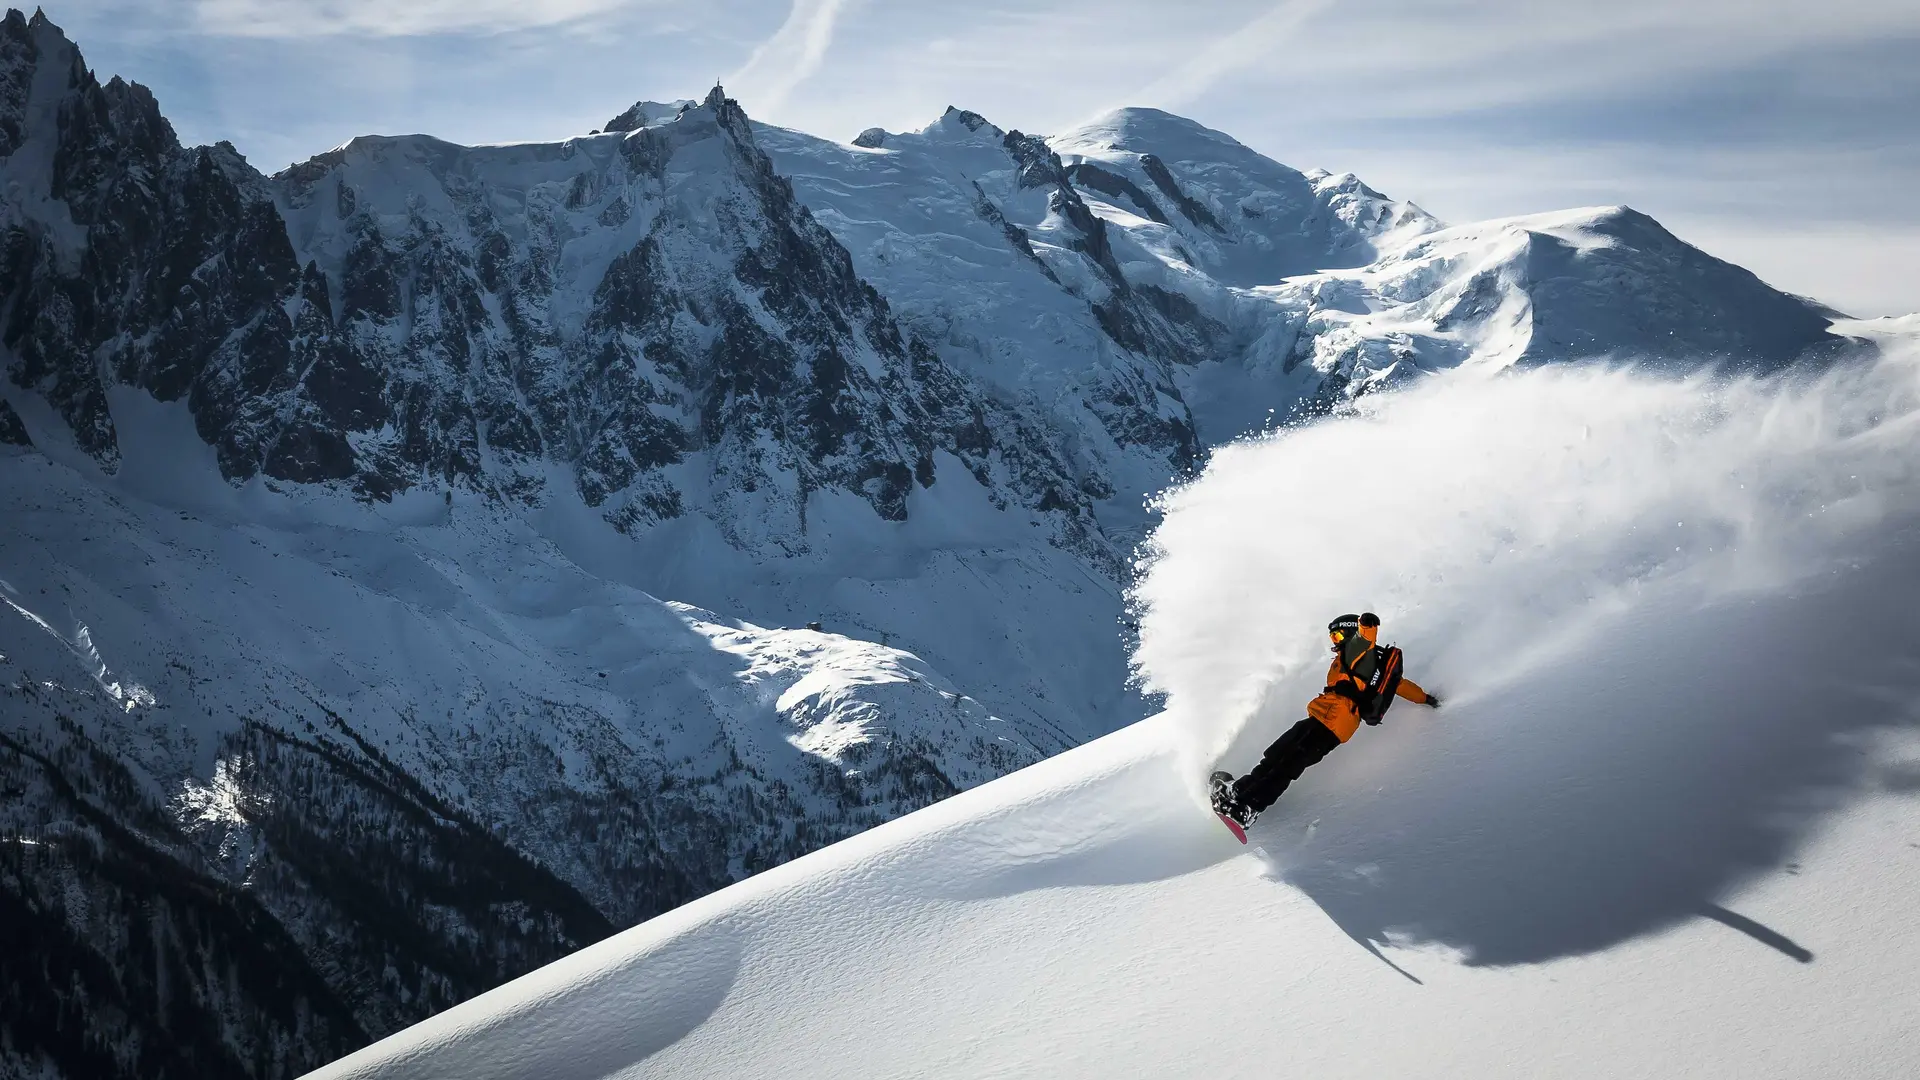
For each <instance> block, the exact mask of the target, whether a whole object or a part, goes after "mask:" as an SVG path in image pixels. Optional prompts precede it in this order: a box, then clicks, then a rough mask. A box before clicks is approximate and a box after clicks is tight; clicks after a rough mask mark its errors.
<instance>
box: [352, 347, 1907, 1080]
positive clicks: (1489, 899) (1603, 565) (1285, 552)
mask: <svg viewBox="0 0 1920 1080" xmlns="http://www.w3.org/2000/svg"><path fill="white" fill-rule="evenodd" d="M1917 425H1920V352H1917V351H1916V350H1915V349H1913V348H1911V347H1910V346H1901V347H1897V348H1895V349H1893V350H1892V351H1891V352H1890V353H1889V355H1887V356H1886V357H1885V358H1883V359H1881V360H1879V361H1877V362H1872V363H1860V364H1853V365H1847V366H1842V367H1841V368H1839V369H1837V370H1835V371H1832V372H1830V373H1828V374H1826V375H1822V376H1805V375H1803V376H1798V377H1795V378H1790V379H1776V380H1770V381H1750V380H1733V381H1726V380H1714V379H1709V378H1694V379H1687V380H1677V379H1673V378H1668V377H1656V376H1652V375H1647V374H1641V373H1638V372H1636V371H1635V370H1634V369H1633V368H1632V367H1631V366H1620V367H1613V368H1605V367H1582V368H1577V369H1553V370H1530V371H1522V372H1518V373H1509V374H1506V375H1502V376H1497V377H1491V378H1488V377H1483V376H1476V375H1473V374H1471V373H1454V374H1450V375H1443V376H1439V377H1434V378H1430V379H1427V380H1425V381H1423V382H1421V383H1420V384H1418V385H1417V386H1416V387H1414V388H1412V389H1409V390H1407V391H1405V392H1402V393H1399V394H1395V395H1383V396H1380V397H1377V398H1374V399H1371V401H1370V402H1369V403H1368V404H1367V406H1366V407H1365V408H1363V409H1361V410H1360V412H1359V413H1358V414H1357V415H1354V416H1351V417H1345V418H1341V419H1336V420H1331V421H1325V422H1321V423H1319V424H1316V425H1313V426H1311V427H1307V428H1304V429H1301V430H1287V431H1281V432H1278V433H1276V434H1273V435H1270V436H1267V437H1263V438H1260V439H1257V440H1254V441H1249V442H1243V443H1240V444H1236V445H1233V446H1230V447H1228V448H1225V449H1223V450H1221V451H1220V452H1218V453H1217V454H1216V455H1215V456H1214V458H1213V460H1212V462H1211V463H1210V465H1209V466H1208V468H1207V469H1206V471H1205V472H1204V474H1203V475H1201V476H1200V477H1199V478H1198V479H1197V480H1196V481H1195V482H1193V483H1192V484H1190V485H1188V486H1186V487H1184V488H1181V489H1179V490H1176V491H1174V492H1171V493H1169V494H1168V495H1167V496H1166V497H1165V499H1164V500H1163V510H1164V512H1165V519H1164V522H1163V524H1162V525H1161V526H1160V528H1159V530H1158V532H1157V533H1156V534H1155V537H1154V542H1153V545H1152V550H1151V551H1150V552H1149V555H1148V562H1147V565H1146V566H1145V567H1144V575H1143V577H1142V579H1141V581H1140V584H1139V586H1138V588H1137V593H1136V601H1137V603H1138V605H1139V609H1140V614H1141V635H1140V647H1139V650H1138V654H1137V656H1136V667H1137V670H1138V673H1139V676H1140V677H1141V678H1142V679H1143V680H1144V681H1145V682H1146V684H1147V685H1148V686H1149V687H1150V688H1152V689H1154V690H1156V691H1159V692H1161V693H1164V694H1165V695H1167V697H1166V701H1167V710H1166V711H1165V712H1164V713H1162V714H1160V715H1158V716H1156V717H1153V718H1152V719H1149V720H1147V721H1145V722H1143V723H1141V724H1138V725H1135V726H1134V727H1131V728H1128V729H1126V730H1123V731H1121V732H1119V733H1117V734H1115V735H1112V736H1109V737H1107V738H1104V739H1101V740H1098V741H1096V742H1093V743H1091V744H1088V745H1086V746H1083V747H1080V748H1078V749H1076V750H1072V751H1069V752H1067V753H1065V754H1063V755H1060V756H1058V757H1055V758H1052V759H1050V760H1048V761H1045V762H1043V763H1041V764H1039V765H1035V766H1032V767H1030V768H1028V769H1025V770H1023V771H1021V772H1019V773H1016V774H1014V775H1012V776H1009V777H1006V778H1005V779H1002V780H998V781H994V782H992V783H988V784H986V785H984V786H982V787H980V788H977V789H974V790H972V791H968V792H965V793H962V794H961V795H959V796H956V797H954V798H952V799H950V800H948V801H946V802H943V803H941V804H938V805H936V806H934V807H931V808H929V809H927V810H924V811H921V812H918V813H915V814H912V815H910V816H908V817H906V818H903V819H900V820H897V821H894V822H891V823H889V824H887V825H883V826H881V827H879V828H877V829H874V830H873V831H871V832H869V833H866V834H864V835H862V836H859V837H856V838H854V839H852V840H848V841H844V842H842V843H840V844H837V845H834V846H832V847H830V848H827V849H825V850H823V851H820V852H817V853H815V854H814V855H810V856H807V857H804V858H802V859H799V860H797V861H795V862H793V863H790V864H787V865H785V866H782V867H779V868H777V869H775V870H772V871H770V872H767V873H765V874H762V875H759V876H757V877H755V878H752V879H750V880H748V881H746V882H743V883H741V884H739V885H736V886H733V887H731V888H729V889H726V890H723V891H721V892H719V893H716V894H714V895H711V896H708V897H706V898H704V899H702V900H700V901H697V902H695V903H693V904H690V905H687V906H686V907H683V908H681V909H678V910H676V911H674V912H671V913H669V914H667V915H664V916H662V917H660V918H657V919H655V920H653V921H651V922H648V923H646V924H643V925H641V926H639V927H637V928H635V929H633V930H631V931H628V932H627V933H625V934H622V935H620V936H618V937H616V938H613V939H610V940H608V941H606V942H603V943H601V944H600V945H598V946H595V947H592V948H589V949H587V950H584V951H583V952H581V953H579V954H577V955H575V956H573V957H570V958H568V959H567V960H564V961H562V962H560V963H557V964H554V965H552V966H550V967H548V968H546V969H543V970H541V971H539V972H536V973H534V974H533V975H530V976H527V977H526V978H524V979H521V980H519V981H517V982H514V983H511V984H508V985H507V986H504V987H502V988H500V989H498V990H495V991H493V992H492V993H489V994H487V995H484V996H483V997H481V998H478V999H476V1000H474V1001H471V1002H469V1003H467V1004H465V1005H462V1006H460V1007H458V1008H455V1009H453V1010H451V1011H449V1012H447V1013H445V1014H442V1015H440V1016H438V1017H435V1018H433V1019H432V1020H429V1021H427V1022H425V1023H423V1024H421V1025H419V1026H417V1027H415V1028H413V1029H410V1030H408V1031H406V1032H403V1033H401V1034H399V1035H397V1036H394V1037H392V1038H390V1039H388V1040H386V1041H384V1042H382V1043H379V1044H376V1045H375V1046H373V1047H370V1048H368V1049H367V1050H365V1051H362V1052H361V1053H359V1054H356V1055H354V1056H352V1057H349V1058H347V1059H345V1060H343V1061H341V1062H338V1063H336V1064H335V1065H333V1066H330V1067H329V1068H327V1069H325V1070H322V1071H321V1073H319V1074H316V1075H321V1076H330V1077H347V1076H354V1077H371V1076H403V1075H404V1076H416V1075H434V1076H467V1077H496V1076H497V1077H507V1076H531V1075H538V1076H541V1077H544V1078H549V1080H567V1078H574V1077H581V1078H584V1077H599V1076H615V1075H620V1076H636V1077H637V1076H723V1075H725V1076H781V1077H799V1076H822V1077H826V1076H1062V1075H1068V1076H1114V1075H1129V1076H1132V1075H1151V1076H1209V1077H1218V1076H1248V1077H1252V1076H1294V1075H1298V1076H1303V1077H1304V1076H1312V1077H1328V1076H1356V1077H1372V1076H1383V1075H1400V1076H1407V1075H1415V1076H1487V1075H1517V1076H1606V1077H1621V1076H1649V1077H1668V1076H1679V1075H1685V1076H1726V1077H1764V1076H1779V1077H1789V1076H1814V1075H1819V1076H1848V1077H1873V1076H1880V1077H1906V1076H1911V1075H1914V1074H1915V1072H1916V1071H1920V994H1916V992H1915V991H1914V989H1913V986H1914V983H1913V976H1912V974H1911V973H1912V972H1913V971H1914V970H1915V969H1916V968H1917V967H1920V931H1916V929H1915V928H1914V927H1913V925H1912V922H1913V900H1912V898H1913V897H1914V896H1915V895H1916V890H1917V889H1920V803H1917V802H1916V796H1920V737H1916V736H1917V735H1920V732H1917V731H1916V726H1917V725H1916V721H1917V720H1920V613H1916V612H1915V611H1914V608H1913V602H1912V601H1913V598H1914V597H1915V596H1916V595H1920V563H1917V562H1916V555H1920V533H1917V532H1916V530H1915V525H1916V524H1917V523H1920V470H1916V467H1915V459H1914V456H1913V448H1914V447H1915V446H1916V445H1920V438H1917V436H1920V430H1917V429H1916V426H1917ZM1356 504H1357V505H1359V506H1361V507H1363V508H1364V509H1363V510H1362V511H1361V512H1360V513H1359V514H1357V515H1356V514H1355V513H1353V512H1352V508H1353V507H1354V506H1355V505H1356ZM1359 608H1368V609H1372V610H1374V611H1377V612H1379V613H1380V614H1381V615H1382V617H1383V619H1384V623H1385V625H1384V637H1385V638H1386V639H1388V640H1392V641H1396V642H1397V643H1399V644H1400V645H1402V646H1403V647H1404V648H1405V649H1406V651H1407V656H1408V665H1409V673H1410V674H1411V675H1412V676H1413V677H1414V678H1416V679H1418V680H1420V681H1421V682H1422V683H1423V684H1424V685H1427V686H1429V687H1431V688H1433V689H1434V690H1435V691H1437V692H1438V693H1440V694H1442V695H1443V696H1444V697H1445V698H1446V706H1445V707H1444V708H1443V709H1442V710H1440V711H1439V712H1437V713H1429V712H1427V711H1425V710H1416V709H1411V708H1408V707H1406V706H1404V705H1403V706H1402V708H1401V709H1400V710H1396V711H1395V712H1393V713H1391V714H1390V715H1389V716H1388V718H1387V722H1386V724H1385V725H1383V726H1382V727H1380V728H1377V729H1363V730H1362V732H1361V733H1360V735H1359V736H1358V737H1356V739H1355V740H1354V742H1353V743H1351V744H1350V745H1348V746H1346V747H1343V748H1342V749H1340V750H1339V751H1337V752H1336V753H1335V754H1334V755H1333V756H1332V757H1330V758H1329V759H1328V761H1327V762H1326V763H1325V764H1323V765H1321V766H1319V767H1318V768H1316V769H1314V770H1313V771H1312V772H1310V773H1309V774H1308V775H1307V776H1306V778H1305V779H1304V780H1302V781H1301V782H1300V783H1299V784H1297V785H1296V786H1295V787H1294V789H1293V790H1292V791H1290V792H1289V794H1288V795H1287V796H1286V797H1285V798H1284V799H1283V800H1282V801H1281V802H1280V803H1279V804H1278V805H1277V806H1276V807H1275V808H1274V809H1273V810H1272V811H1270V812H1269V813H1268V814H1267V815H1266V817H1264V818H1263V819H1262V820H1261V821H1260V822H1259V823H1258V824H1257V825H1256V826H1255V828H1254V830H1253V837H1252V839H1253V844H1252V846H1251V847H1250V848H1242V847H1240V846H1239V845H1238V844H1236V843H1235V842H1234V841H1233V840H1232V838H1231V837H1229V836H1228V835H1227V833H1226V832H1225V830H1223V829H1221V828H1220V827H1219V825H1218V823H1217V822H1215V821H1214V820H1213V818H1212V817H1211V816H1210V815H1209V814H1208V813H1207V812H1206V810H1205V808H1204V805H1203V801H1202V798H1201V795H1200V780H1201V777H1203V776H1204V774H1205V772H1206V771H1207V770H1208V769H1209V768H1210V767H1212V766H1213V765H1214V764H1215V763H1216V762H1217V763H1220V764H1223V765H1224V766H1225V767H1227V768H1231V769H1233V770H1235V771H1244V769H1245V768H1246V767H1247V766H1248V765H1250V764H1251V761H1252V759H1253V757H1254V756H1255V755H1257V753H1258V751H1259V748H1260V747H1261V746H1263V745H1264V744H1265V742H1266V741H1267V740H1269V739H1270V738H1272V737H1273V736H1274V735H1277V734H1278V733H1279V732H1280V731H1281V730H1284V727H1285V726H1286V725H1287V724H1290V723H1291V722H1292V721H1293V720H1294V719H1295V718H1297V716H1298V715H1299V714H1300V713H1299V711H1300V709H1301V707H1302V705H1303V704H1304V702H1305V700H1306V698H1307V697H1309V696H1310V695H1311V694H1312V693H1313V692H1314V691H1315V690H1316V689H1317V688H1318V685H1319V679H1320V676H1321V674H1322V670H1323V669H1322V665H1323V663H1324V661H1323V658H1322V655H1321V650H1322V648H1323V646H1322V641H1323V637H1322V634H1321V631H1320V628H1321V626H1322V625H1323V624H1324V623H1325V621H1326V620H1327V619H1328V618H1330V617H1331V616H1332V615H1335V614H1338V613H1340V612H1342V611H1347V610H1353V609H1359Z"/></svg>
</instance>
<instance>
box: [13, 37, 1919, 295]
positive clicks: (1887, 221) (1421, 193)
mask: <svg viewBox="0 0 1920 1080" xmlns="http://www.w3.org/2000/svg"><path fill="white" fill-rule="evenodd" d="M47 14H48V15H49V17H51V18H52V19H53V20H54V21H55V22H56V23H59V24H60V25H61V26H63V27H64V28H65V29H66V30H67V32H68V34H69V35H70V36H72V37H73V38H74V40H75V41H77V42H78V43H79V45H80V47H81V49H82V51H83V52H84V53H85V55H86V57H87V61H88V63H89V65H91V66H92V67H93V68H94V69H95V70H96V71H98V72H99V73H101V75H102V76H105V75H107V74H121V75H124V76H126V77H128V78H131V79H134V80H136V81H139V82H143V83H146V84H147V85H149V86H151V87H152V88H153V89H154V91H155V93H156V94H157V95H158V96H159V98H160V103H161V107H162V109H163V110H164V111H165V112H166V113H167V115H168V117H169V118H170V119H171V120H172V121H173V123H174V125H175V127H176V128H177V129H178V130H179V132H180V134H181V137H182V138H183V139H185V140H187V141H188V142H210V141H213V140H216V139H227V140H229V141H231V142H233V143H234V144H235V145H236V146H238V147H239V148H240V149H241V151H242V152H244V153H245V154H247V156H248V157H249V158H250V159H251V160H253V162H254V163H255V164H256V165H258V166H260V167H261V168H263V169H266V170H268V171H272V170H275V169H278V168H281V167H283V166H285V165H287V164H289V163H290V162H293V161H296V160H301V159H304V158H306V157H309V156H311V155H313V154H316V153H319V152H320V151H323V150H326V149H328V148H329V147H332V146H335V145H338V144H339V143H341V142H344V141H346V140H347V139H348V138H351V137H352V136H354V135H359V134H367V133H375V132H379V133H401V132H414V131H424V132H428V133H431V134H434V135H439V136H441V137H443V138H449V139H453V140H456V141H462V142H497V141H513V140H527V139H549V138H556V137H561V136H565V135H568V134H572V133H577V132H584V131H586V130H588V129H590V128H595V127H598V126H599V125H600V124H601V123H603V122H604V121H605V120H606V119H607V118H609V117H611V116H613V115H614V114H616V113H618V112H619V111H621V110H622V109H624V108H625V107H626V106H627V105H629V104H631V103H632V102H633V101H635V100H639V99H653V100H672V99H675V98H681V97H691V96H697V95H699V94H702V93H704V92H705V91H706V89H707V88H708V87H710V86H712V85H713V83H714V82H715V81H716V80H722V81H724V83H725V85H726V87H727V90H728V92H729V93H730V94H732V95H733V96H735V97H737V98H739V99H740V101H741V103H742V104H743V105H744V106H745V107H746V109H747V111H748V113H749V114H751V115H753V116H754V117H756V118H758V119H764V120H769V121H772V122H775V123H780V124H785V125H788V126H792V127H798V128H801V129H803V130H807V131H811V132H814V133H816V134H819V135H826V136H833V137H838V138H843V139H845V138H851V137H852V136H853V135H854V134H855V133H856V132H858V131H859V130H861V129H862V128H865V127H869V126H876V125H877V126H881V127H886V128H889V129H892V130H903V129H911V128H918V127H921V126H923V125H924V124H926V123H927V122H928V121H930V120H932V119H933V118H934V117H935V116H937V115H938V114H939V113H940V111H941V110H942V109H944V108H945V107H946V106H947V105H949V104H953V105H958V106H960V107H962V108H968V109H973V110H974V111H976V112H980V113H982V114H984V115H986V116H987V117H988V118H989V119H991V120H993V121H994V122H995V123H997V124H999V125H1001V126H1002V127H1017V128H1020V129H1022V130H1026V131H1033V132H1040V133H1046V132H1049V131H1055V130H1059V129H1061V128H1064V127H1066V126H1068V125H1071V124H1074V123H1076V122H1078V121H1081V120H1084V119H1086V118H1088V117H1090V116H1092V115H1095V114H1097V113H1099V112H1100V111H1102V110H1104V109H1108V108H1113V107H1116V106H1121V105H1136V104H1137V105H1155V106H1158V107H1161V108H1166V109H1170V110H1172V111H1175V112H1180V113H1183V114H1185V115H1188V116H1191V117H1193V118H1195V119H1197V120H1200V121H1201V122H1203V123H1206V124H1208V125H1210V126H1213V127H1216V128H1219V129H1221V130H1223V131H1226V132H1228V133H1229V134H1231V135H1233V136H1234V137H1236V138H1238V139H1239V140H1240V141H1242V142H1244V143H1247V144H1248V145H1250V146H1253V147H1254V148H1256V149H1258V150H1260V151H1262V152H1264V153H1266V154H1269V155H1270V156H1272V157H1275V158H1277V159H1279V160H1281V161H1284V162H1287V163H1288V164H1290V165H1294V166H1297V167H1301V168H1308V167H1315V166H1318V167H1321V168H1327V169H1333V170H1336V171H1352V172H1355V173H1358V174H1359V175H1360V176H1361V178H1362V179H1364V180H1366V181H1367V182H1368V183H1370V184H1372V185H1373V186H1374V187H1376V188H1379V189H1381V190H1383V191H1386V192H1388V193H1390V194H1393V195H1395V196H1398V197H1403V198H1410V199H1412V200H1414V201H1415V202H1418V203H1420V204H1421V205H1422V206H1425V207H1426V208H1427V209H1429V210H1431V211H1432V212H1434V213H1436V214H1438V215H1439V216H1441V217H1443V218H1445V219H1447V220H1449V221H1469V220H1474V219H1478V218H1485V217H1496V216H1503V215H1507V214H1518V213H1528V212H1533V211H1539V210H1548V209H1558V208H1563V207H1569V206H1578V205H1588V204H1599V203H1627V204H1630V205H1633V206H1635V207H1638V208H1639V209H1642V210H1645V211H1647V212H1648V213H1651V214H1653V215H1654V216H1656V217H1658V218H1660V219H1661V220H1662V221H1663V222H1665V223H1666V224H1667V225H1668V226H1669V227H1670V228H1672V229H1674V231H1676V232H1678V233H1679V234H1680V235H1681V236H1683V237H1684V238H1686V239H1688V240H1691V241H1693V242H1694V243H1696V244H1699V245H1700V246H1702V247H1704V248H1706V249H1707V250H1709V251H1711V252H1713V253H1715V254H1718V255H1721V256H1722V257H1725V258H1729V259H1732V260H1733V261H1735V262H1739V263H1741V264H1742V265H1745V266H1747V267H1749V268H1751V269H1753V270H1754V271H1756V272H1757V273H1759V274H1760V275H1761V276H1762V277H1764V278H1766V279H1768V280H1769V281H1771V282H1773V283H1774V284H1776V285H1779V286H1780V287H1782V288H1786V289H1790V290H1793V291H1795V292H1800V293H1805V294H1808V295H1812V296H1815V297H1817V298H1819V299H1821V300H1824V301H1826V302H1828V303H1830V304H1834V305H1836V306H1838V307H1840V308H1842V309H1845V310H1847V311H1849V312H1851V313H1854V314H1859V315H1884V314H1896V313H1905V312H1912V311H1917V310H1920V63H1916V62H1915V61H1914V59H1913V58H1914V57H1915V56H1920V4H1916V3H1913V2H1912V0H1819V2H1808V0H1797V2H1792V3H1788V2H1782V0H1687V2H1685V3H1678V2H1675V0H1608V2H1606V3H1586V2H1579V3H1574V2H1566V3H1559V4H1550V3H1539V2H1535V3H1528V2H1524V0H1352V2H1341V0H1283V2H1279V3H1273V2H1264V0H1179V2H1177V3H1168V2H1166V0H1048V2H1032V0H1029V2H1013V0H977V2H973V3H968V4H956V3H946V2H941V3H926V2H920V0H892V2H887V0H699V2H691V3H690V2H687V0H673V2H666V0H408V2H405V3H395V2H393V0H168V2H167V3H164V4H154V3H152V2H151V0H137V2H135V0H67V2H64V3H62V2H55V3H52V4H50V5H49V6H48V8H47Z"/></svg>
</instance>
